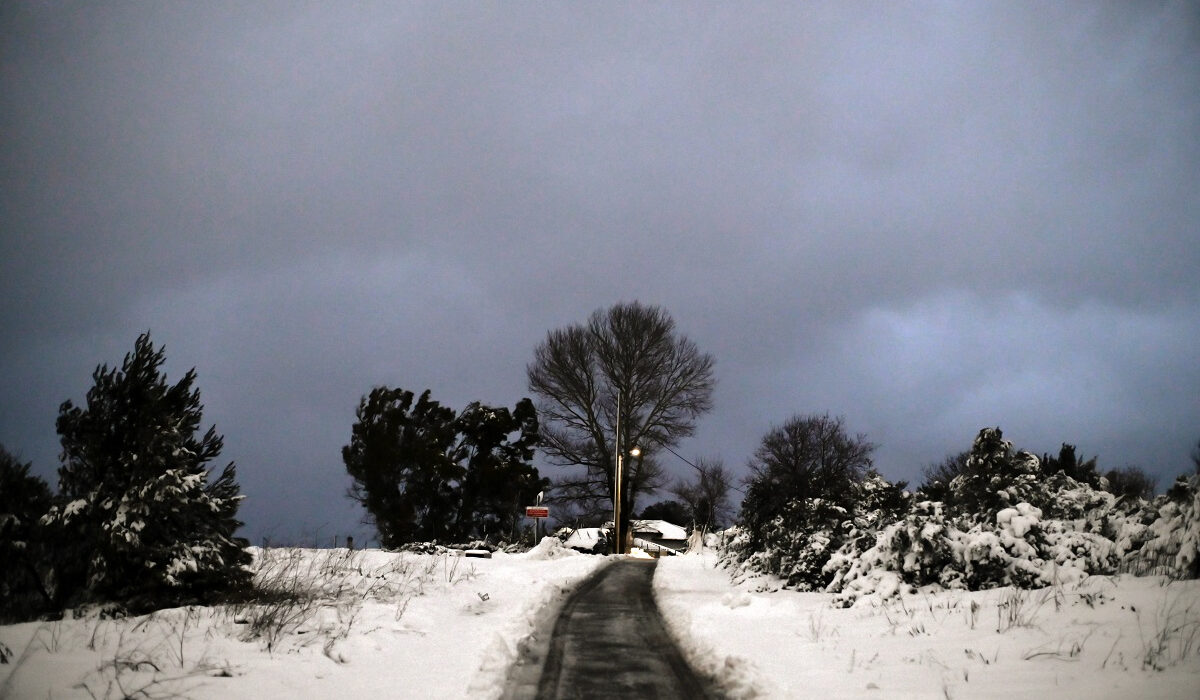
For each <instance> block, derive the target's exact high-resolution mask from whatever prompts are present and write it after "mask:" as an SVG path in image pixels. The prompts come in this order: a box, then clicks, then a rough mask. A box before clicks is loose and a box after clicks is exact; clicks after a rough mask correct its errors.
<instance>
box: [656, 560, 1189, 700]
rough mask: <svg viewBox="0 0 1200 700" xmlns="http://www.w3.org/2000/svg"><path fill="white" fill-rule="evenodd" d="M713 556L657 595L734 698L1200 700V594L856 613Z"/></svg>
mask: <svg viewBox="0 0 1200 700" xmlns="http://www.w3.org/2000/svg"><path fill="white" fill-rule="evenodd" d="M715 559H716V558H715V555H713V554H711V553H706V554H703V555H688V556H683V557H674V558H669V559H663V560H661V561H660V562H659V567H658V570H657V572H656V574H655V579H654V585H655V593H656V596H657V597H658V600H659V605H660V607H661V608H662V610H663V614H664V617H666V618H667V625H668V627H669V628H670V629H671V630H672V633H673V634H674V635H675V636H676V638H678V639H680V640H681V642H682V645H683V646H684V651H685V654H687V656H688V657H689V659H690V660H691V661H692V663H693V664H694V665H695V666H697V667H698V668H699V669H701V670H702V671H704V672H705V673H707V674H709V675H711V676H714V677H716V678H717V679H718V681H719V682H720V683H721V684H722V685H723V687H724V688H725V689H726V691H727V692H729V694H730V695H731V696H732V697H769V698H822V699H828V698H897V697H902V698H1001V697H1003V698H1026V697H1044V698H1088V699H1090V700H1095V699H1097V698H1186V699H1188V700H1196V698H1200V581H1177V582H1168V581H1167V580H1166V579H1164V578H1162V577H1146V578H1135V577H1131V576H1118V577H1108V576H1093V577H1090V578H1087V579H1085V580H1084V581H1082V582H1080V583H1075V584H1066V585H1061V586H1052V587H1048V588H1043V589H1038V590H1018V589H1013V588H999V589H994V590H989V591H979V592H966V591H941V592H930V593H916V594H905V595H902V596H898V597H892V598H889V599H887V600H881V599H880V598H879V597H878V596H867V597H864V598H863V599H861V600H859V601H858V602H857V603H856V604H855V605H854V607H850V608H838V607H834V606H833V605H832V601H833V596H832V595H831V594H826V593H798V592H795V591H786V590H774V591H772V590H770V589H772V588H774V586H772V585H770V582H769V581H768V580H767V579H765V578H757V579H751V580H749V581H745V582H741V583H739V584H738V585H733V584H731V583H730V580H729V575H728V571H727V570H725V569H721V568H717V567H716V560H715Z"/></svg>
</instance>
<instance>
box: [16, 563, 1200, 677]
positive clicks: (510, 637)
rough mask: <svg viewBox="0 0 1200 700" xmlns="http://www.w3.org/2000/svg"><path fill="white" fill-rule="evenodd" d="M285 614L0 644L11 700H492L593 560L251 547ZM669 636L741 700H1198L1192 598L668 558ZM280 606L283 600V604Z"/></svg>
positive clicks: (103, 628) (1185, 586)
mask: <svg viewBox="0 0 1200 700" xmlns="http://www.w3.org/2000/svg"><path fill="white" fill-rule="evenodd" d="M254 553H255V559H256V566H257V567H258V570H259V574H258V575H259V578H260V580H261V581H265V582H267V584H266V585H267V587H268V588H275V589H278V590H281V591H291V592H292V593H293V594H295V593H303V594H304V595H299V596H297V595H291V596H280V600H279V602H278V603H277V604H265V605H263V604H259V605H254V606H250V605H244V606H220V607H192V608H176V609H171V610H162V611H159V612H156V613H154V614H151V615H145V616H140V617H133V618H127V619H117V620H113V619H102V618H101V617H100V616H99V615H97V614H94V613H93V614H89V615H85V616H82V617H80V618H77V619H66V620H62V621H58V622H33V623H25V624H19V625H9V626H4V627H0V644H2V645H3V647H0V653H3V652H4V651H5V649H7V650H11V654H10V655H9V658H8V660H7V663H4V664H0V697H2V698H119V697H126V696H133V697H146V698H156V697H180V696H182V697H192V698H243V697H244V698H250V697H253V698H328V697H406V698H409V697H411V698H425V697H430V698H432V697H445V698H494V697H497V696H498V695H499V694H500V692H501V690H502V687H503V679H504V676H505V674H506V672H507V670H508V667H509V665H510V664H511V663H512V662H513V661H514V660H515V659H516V657H517V654H518V653H519V651H520V648H521V645H522V643H523V642H524V641H525V640H527V639H528V638H529V637H530V635H531V634H538V635H543V634H549V632H550V630H551V629H552V627H553V620H552V619H550V616H552V615H553V614H554V612H555V611H556V609H557V608H556V606H555V605H553V603H555V602H557V601H558V600H560V599H561V598H562V596H563V595H564V592H565V591H567V590H569V589H570V587H571V586H573V585H574V584H575V583H577V582H578V581H580V580H581V579H582V578H583V577H585V576H586V575H587V574H589V573H590V572H592V571H593V570H595V569H596V568H597V567H599V566H601V565H602V564H604V563H605V561H606V559H605V558H604V557H598V556H588V555H581V554H576V553H574V552H571V551H569V550H566V549H564V548H563V547H562V546H561V545H559V544H558V543H557V542H556V541H544V542H543V544H542V545H540V546H539V547H538V548H537V549H535V550H533V551H532V552H530V553H527V554H512V555H508V554H503V553H496V554H495V555H493V557H492V558H491V559H475V558H466V557H462V556H456V555H454V554H446V553H443V554H411V553H401V554H396V553H386V552H380V551H373V550H368V551H359V552H348V551H347V550H344V549H343V550H306V549H271V550H259V549H255V551H254ZM654 585H655V592H656V595H657V596H658V598H659V602H660V606H661V607H662V609H663V612H664V615H665V617H666V618H667V623H668V627H670V628H671V629H672V632H673V633H674V634H675V635H676V636H677V637H678V638H679V639H681V641H682V643H683V644H682V645H683V647H684V650H685V653H686V654H687V655H688V656H689V657H690V658H691V660H692V661H693V663H694V664H696V665H697V666H698V667H699V668H700V669H701V670H703V671H704V672H706V673H708V674H709V675H712V676H715V677H716V678H717V679H718V680H719V681H720V683H721V684H722V685H723V687H724V688H725V689H726V690H727V691H728V692H729V694H730V695H731V696H733V697H755V696H757V697H766V698H793V697H795V698H800V697H806V698H807V697H817V698H823V699H828V698H844V697H853V698H858V697H865V698H873V697H877V698H898V697H901V698H920V697H929V698H989V697H997V698H999V697H1005V698H1012V697H1053V698H1089V699H1090V700H1094V699H1096V698H1134V697H1136V698H1188V699H1191V700H1195V698H1198V697H1200V581H1185V582H1168V581H1167V580H1166V579H1163V578H1161V577H1147V578H1134V577H1129V576H1122V577H1103V576H1094V577H1091V578H1088V579H1086V580H1084V581H1083V582H1081V583H1072V584H1064V585H1062V586H1054V587H1050V588H1044V589H1039V590H1031V591H1027V590H1016V589H1012V588H1001V589H995V590H991V591H982V592H976V593H971V592H964V591H948V592H945V591H944V592H936V593H934V592H931V593H917V594H906V595H903V596H900V597H893V598H889V599H887V600H881V599H879V597H878V596H867V597H864V598H863V599H861V600H860V601H859V602H858V603H857V604H856V605H855V606H854V607H851V608H838V607H835V606H834V605H833V604H832V602H833V596H832V595H831V594H824V593H797V592H794V591H784V590H771V589H772V588H773V586H771V585H770V581H769V579H766V578H756V579H750V580H748V581H743V582H740V583H738V584H733V583H731V582H730V580H729V575H728V571H727V570H725V569H721V568H717V567H716V561H715V555H713V554H712V553H711V552H709V553H706V554H702V555H688V556H683V557H673V558H664V559H662V560H660V562H659V567H658V570H657V573H656V575H655V579H654ZM289 601H290V602H289Z"/></svg>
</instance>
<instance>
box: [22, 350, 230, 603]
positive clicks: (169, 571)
mask: <svg viewBox="0 0 1200 700" xmlns="http://www.w3.org/2000/svg"><path fill="white" fill-rule="evenodd" d="M163 361H164V351H163V349H162V348H159V349H155V348H154V346H153V344H152V343H151V341H150V336H149V334H148V333H147V334H142V335H141V336H140V337H139V338H138V339H137V342H136V343H135V344H134V350H133V352H132V353H129V354H127V355H126V356H125V359H124V362H123V363H122V366H121V368H120V369H116V368H111V369H110V368H109V367H108V366H107V365H101V366H100V367H97V369H96V371H95V373H94V374H93V380H94V382H95V383H94V385H93V387H92V388H91V390H90V391H88V394H87V402H86V406H84V407H78V406H75V405H74V404H72V402H71V401H66V402H64V403H63V404H62V406H61V408H60V409H59V416H58V422H57V427H58V433H59V436H60V440H61V443H62V454H61V460H62V465H61V467H60V468H59V472H58V474H59V491H60V494H59V500H60V502H59V503H58V504H57V505H55V506H54V507H52V508H51V510H50V512H49V514H48V515H47V516H46V519H45V520H46V522H47V524H48V525H49V526H50V527H51V528H52V529H53V530H55V531H56V533H57V537H58V541H59V544H60V545H61V555H62V556H60V557H59V561H58V565H57V566H56V573H57V574H58V577H57V581H56V583H57V591H56V594H57V598H58V600H59V602H60V603H72V602H77V601H120V602H124V603H127V604H129V605H130V606H131V607H134V608H147V607H153V606H157V605H162V604H168V603H174V602H184V601H190V600H202V601H203V600H208V599H211V598H212V597H214V596H217V595H220V594H222V593H225V592H228V591H230V590H231V589H234V588H236V587H239V586H241V585H244V584H246V583H247V582H248V581H249V576H250V574H249V571H248V569H247V568H246V566H245V565H246V564H248V563H249V559H250V558H249V555H248V553H247V552H246V551H245V546H246V544H247V543H246V542H245V540H243V539H240V538H236V537H234V532H235V531H236V530H237V528H238V527H239V526H240V525H241V523H240V522H239V521H238V520H237V518H236V515H237V509H238V506H239V504H240V501H241V499H242V496H241V495H239V493H238V485H237V482H236V481H235V468H234V465H233V463H229V464H228V465H226V466H225V468H224V469H223V470H222V471H221V473H220V475H219V476H218V477H217V478H216V479H215V480H213V481H211V482H210V481H209V479H208V477H209V475H210V473H209V471H208V469H207V467H206V465H207V464H208V463H209V462H211V461H212V460H214V459H216V458H217V457H218V456H219V455H220V453H221V448H222V444H223V439H222V437H221V436H220V435H218V434H217V432H216V428H215V427H210V428H209V429H208V431H207V432H205V433H203V434H202V435H198V431H199V429H200V423H201V413H202V411H203V406H202V405H201V403H200V392H199V390H198V389H195V388H194V387H193V385H194V383H195V380H196V372H195V370H194V369H193V370H190V371H188V372H187V374H185V375H184V377H183V379H181V380H180V381H179V382H178V383H176V384H174V385H171V384H168V383H167V379H166V377H165V375H164V374H163V373H162V371H161V367H162V364H163Z"/></svg>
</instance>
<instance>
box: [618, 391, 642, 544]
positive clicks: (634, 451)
mask: <svg viewBox="0 0 1200 700" xmlns="http://www.w3.org/2000/svg"><path fill="white" fill-rule="evenodd" d="M616 434H617V441H616V445H615V447H616V449H615V450H613V451H614V452H615V453H616V454H615V455H613V461H614V462H615V464H614V465H613V554H624V552H623V551H622V550H623V549H624V548H625V540H624V539H623V538H622V537H621V493H622V491H621V488H622V486H621V482H622V481H623V480H624V472H625V465H624V459H623V457H624V456H625V454H624V450H622V449H621V394H620V392H617V425H616ZM641 454H642V449H641V448H640V447H638V446H637V445H634V446H633V447H631V448H630V449H629V456H630V457H638V456H640V455H641Z"/></svg>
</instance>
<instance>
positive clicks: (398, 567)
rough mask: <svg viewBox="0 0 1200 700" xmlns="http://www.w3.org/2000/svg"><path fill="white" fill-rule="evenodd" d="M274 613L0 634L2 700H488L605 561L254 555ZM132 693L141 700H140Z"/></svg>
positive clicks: (206, 612)
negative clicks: (567, 597)
mask: <svg viewBox="0 0 1200 700" xmlns="http://www.w3.org/2000/svg"><path fill="white" fill-rule="evenodd" d="M254 554H255V561H256V566H257V567H258V572H259V573H258V577H259V579H260V580H268V581H269V582H270V583H269V585H270V586H271V587H274V588H276V589H279V590H290V591H292V592H296V591H300V592H304V593H306V594H307V595H305V596H300V601H302V602H297V598H296V596H291V597H284V596H280V601H279V602H278V603H277V604H274V605H255V606H217V607H190V608H176V609H171V610H160V611H158V612H156V613H153V614H151V615H144V616H139V617H133V618H126V619H117V620H113V619H102V618H101V616H100V615H98V614H95V613H92V614H88V615H84V616H82V617H80V618H75V619H64V620H62V621H57V622H31V623H24V624H19V625H8V626H3V627H0V645H3V646H2V647H0V656H3V655H4V649H5V648H7V649H9V650H11V652H12V653H11V657H12V658H9V659H8V662H7V663H4V664H0V697H3V698H9V697H11V698H50V697H52V698H56V699H62V698H120V697H126V696H135V697H176V696H184V697H191V698H230V697H243V698H249V697H253V698H262V699H270V698H280V699H283V698H330V697H413V698H416V697H447V698H494V697H498V696H499V694H500V692H501V691H502V689H503V679H504V675H505V673H506V672H507V670H508V667H509V666H510V664H511V663H512V661H513V660H514V659H515V658H516V656H517V654H518V653H519V650H520V645H521V644H522V643H523V641H524V640H526V639H527V638H529V637H530V635H532V634H538V635H540V634H549V632H550V630H551V628H552V627H553V620H552V619H546V617H547V616H548V615H552V614H553V612H554V610H555V607H556V606H554V605H552V603H554V602H556V601H557V600H558V599H560V598H562V597H563V595H564V593H565V592H566V591H568V590H569V589H570V587H571V586H572V585H574V584H575V583H577V582H578V581H579V580H580V579H582V578H583V577H585V576H586V575H587V574H589V573H591V572H592V571H593V570H594V569H596V568H597V567H598V566H600V565H602V564H603V563H604V562H605V561H606V560H605V559H604V558H603V557H594V556H587V555H582V554H578V553H575V552H572V551H570V550H566V549H564V548H563V547H562V546H561V544H559V543H558V542H557V540H549V539H548V540H544V541H543V543H542V544H540V545H539V546H538V547H536V548H534V549H533V550H531V551H530V552H528V553H525V554H512V555H509V554H504V553H500V552H497V553H495V554H494V555H493V556H492V558H490V559H477V558H467V557H463V556H458V555H455V554H453V553H442V554H413V553H389V552H382V551H378V550H367V551H356V552H350V551H347V550H345V549H340V550H337V549H335V550H303V549H270V550H261V549H258V548H254ZM139 691H140V692H139Z"/></svg>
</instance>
